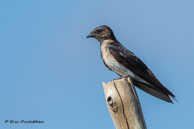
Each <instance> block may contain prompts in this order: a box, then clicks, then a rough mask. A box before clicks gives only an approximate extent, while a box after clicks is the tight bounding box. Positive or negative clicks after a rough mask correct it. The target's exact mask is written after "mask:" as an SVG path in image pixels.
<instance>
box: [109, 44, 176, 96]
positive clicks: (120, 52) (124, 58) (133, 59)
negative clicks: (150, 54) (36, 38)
mask: <svg viewBox="0 0 194 129" xmlns="http://www.w3.org/2000/svg"><path fill="white" fill-rule="evenodd" d="M107 49H108V50H109V51H110V52H111V54H112V55H113V56H114V57H115V59H116V60H117V61H118V62H119V63H121V64H122V65H123V66H125V67H126V68H128V69H130V70H131V71H132V72H133V73H134V74H136V75H138V76H139V77H140V78H142V79H144V80H145V81H147V82H148V83H150V84H151V85H152V88H153V89H155V90H157V91H159V92H163V93H164V94H166V95H170V96H171V97H175V96H174V95H173V94H172V93H171V92H170V91H169V90H168V89H167V88H165V87H164V86H163V85H162V84H161V83H160V82H159V80H158V79H157V78H156V77H155V76H154V74H153V73H152V72H151V71H150V70H149V69H148V67H147V66H146V65H145V64H144V63H143V62H142V61H141V60H140V59H139V58H138V57H137V56H136V55H135V54H133V53H132V52H131V51H129V50H128V49H127V48H125V47H124V46H123V45H121V44H120V43H118V42H112V43H110V44H109V45H108V47H107Z"/></svg>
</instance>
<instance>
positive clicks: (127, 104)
mask: <svg viewBox="0 0 194 129" xmlns="http://www.w3.org/2000/svg"><path fill="white" fill-rule="evenodd" d="M103 88H104V93H105V98H106V104H107V107H108V110H109V112H110V114H111V117H112V120H113V122H114V124H115V127H116V129H146V124H145V121H144V118H143V113H142V111H141V106H140V103H139V99H138V96H137V93H136V90H135V88H134V85H133V82H132V80H131V79H130V78H122V79H118V80H113V81H111V82H109V83H106V84H105V83H103Z"/></svg>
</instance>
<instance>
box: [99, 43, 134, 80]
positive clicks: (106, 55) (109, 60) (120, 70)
mask: <svg viewBox="0 0 194 129" xmlns="http://www.w3.org/2000/svg"><path fill="white" fill-rule="evenodd" d="M108 43H109V42H103V44H102V45H101V54H102V59H103V61H104V63H105V64H106V65H107V66H108V67H109V68H110V69H111V70H113V71H114V72H116V73H117V74H119V75H120V76H123V77H125V76H130V77H132V78H135V74H134V73H133V72H132V71H131V70H129V69H127V68H126V67H124V66H123V65H122V64H121V63H119V62H118V61H117V60H116V59H115V58H114V56H113V55H112V54H111V52H110V51H109V49H108V48H107V46H108Z"/></svg>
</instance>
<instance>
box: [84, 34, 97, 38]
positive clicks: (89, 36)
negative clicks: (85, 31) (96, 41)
mask: <svg viewBox="0 0 194 129" xmlns="http://www.w3.org/2000/svg"><path fill="white" fill-rule="evenodd" d="M94 36H95V34H91V33H90V34H89V35H88V36H87V37H86V38H93V37H94Z"/></svg>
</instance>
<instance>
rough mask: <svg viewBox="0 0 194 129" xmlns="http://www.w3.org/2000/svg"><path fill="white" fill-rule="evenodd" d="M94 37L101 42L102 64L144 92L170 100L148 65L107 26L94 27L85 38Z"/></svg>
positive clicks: (166, 91) (167, 92) (168, 92)
mask: <svg viewBox="0 0 194 129" xmlns="http://www.w3.org/2000/svg"><path fill="white" fill-rule="evenodd" d="M91 37H92V38H95V39H97V40H98V41H99V42H100V44H101V56H102V59H103V62H104V64H105V65H106V66H107V67H108V68H109V69H110V70H112V71H114V72H116V73H117V74H118V75H120V76H121V77H126V76H130V77H131V78H132V79H133V82H134V84H135V86H137V87H138V88H140V89H142V90H144V91H145V92H147V93H149V94H151V95H153V96H155V97H157V98H160V99H162V100H165V101H167V102H171V103H172V100H171V99H170V97H169V96H171V97H173V98H175V96H174V95H173V94H172V93H171V92H170V91H169V90H168V89H167V88H165V87H164V86H163V85H162V84H161V83H160V81H159V80H158V79H157V78H156V77H155V76H154V74H153V73H152V72H151V71H150V70H149V69H148V67H147V66H146V65H145V64H144V63H143V62H142V61H141V60H140V59H139V58H138V57H137V56H136V55H135V54H133V53H132V52H131V51H129V50H128V49H127V48H125V47H124V46H123V45H122V44H121V43H119V42H118V41H117V40H116V38H115V36H114V34H113V31H112V30H111V29H110V27H108V26H105V25H103V26H99V27H97V28H95V29H94V30H93V31H92V32H91V33H90V34H89V35H88V36H87V38H91Z"/></svg>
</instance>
